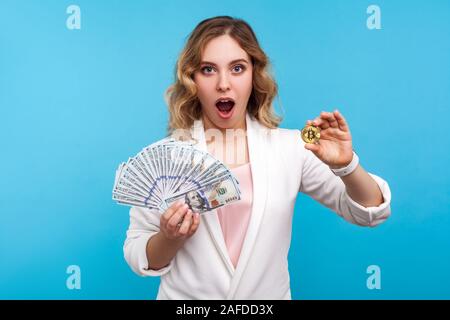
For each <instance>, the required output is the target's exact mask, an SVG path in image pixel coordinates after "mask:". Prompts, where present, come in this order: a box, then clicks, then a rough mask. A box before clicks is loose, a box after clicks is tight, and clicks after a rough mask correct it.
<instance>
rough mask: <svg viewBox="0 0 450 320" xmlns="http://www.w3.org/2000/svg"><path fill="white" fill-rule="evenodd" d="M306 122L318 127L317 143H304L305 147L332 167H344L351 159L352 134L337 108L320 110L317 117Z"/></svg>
mask: <svg viewBox="0 0 450 320" xmlns="http://www.w3.org/2000/svg"><path fill="white" fill-rule="evenodd" d="M306 124H307V125H311V124H312V125H315V126H317V127H320V139H319V143H318V144H313V143H306V144H305V148H306V149H308V150H311V151H312V152H313V153H314V154H315V155H316V156H317V157H318V158H319V159H320V160H322V161H323V162H324V163H325V164H327V165H328V166H329V167H330V168H333V169H336V168H342V167H345V166H347V165H348V164H349V163H350V162H351V161H352V158H353V148H352V136H351V134H350V129H349V127H348V125H347V121H346V120H345V118H344V117H343V116H342V115H341V113H340V112H339V111H338V110H336V111H334V112H321V113H320V116H319V117H317V118H316V119H314V120H313V121H311V120H308V121H307V122H306Z"/></svg>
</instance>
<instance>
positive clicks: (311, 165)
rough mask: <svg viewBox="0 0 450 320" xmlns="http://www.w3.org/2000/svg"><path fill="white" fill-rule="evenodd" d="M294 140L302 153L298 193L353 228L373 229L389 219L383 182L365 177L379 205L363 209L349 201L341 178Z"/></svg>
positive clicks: (387, 190) (388, 197)
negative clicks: (371, 182) (374, 185)
mask: <svg viewBox="0 0 450 320" xmlns="http://www.w3.org/2000/svg"><path fill="white" fill-rule="evenodd" d="M298 140H300V148H301V149H303V150H301V151H300V152H301V153H302V154H303V156H301V157H302V158H303V168H302V174H301V175H302V177H301V183H300V189H299V191H300V192H303V193H305V194H307V195H309V196H310V197H312V198H313V199H315V200H317V201H319V202H320V203H321V204H323V205H325V206H326V207H327V208H329V209H331V210H333V211H335V212H336V213H337V214H339V215H340V216H341V217H343V218H344V219H345V220H347V221H349V222H351V223H353V224H357V225H361V226H370V227H374V226H377V225H378V224H380V223H382V222H384V221H385V220H386V219H387V218H388V217H389V216H390V214H391V207H390V203H391V190H390V188H389V185H388V183H387V182H386V181H385V180H383V179H382V178H380V177H378V176H376V175H374V174H372V173H369V175H370V176H371V177H372V178H373V179H374V180H375V182H376V183H377V184H378V186H379V188H380V190H381V193H382V195H383V203H381V204H380V205H379V206H377V207H364V206H362V205H360V204H359V203H357V202H356V201H354V200H353V199H352V198H350V196H349V195H348V193H347V191H346V188H345V184H344V182H343V181H342V180H341V178H339V177H338V176H335V175H334V173H333V172H332V171H331V170H330V168H329V167H328V165H326V164H325V163H323V162H322V161H321V160H320V159H319V158H317V157H316V156H315V155H314V153H312V152H311V151H310V150H307V149H305V148H304V144H305V143H304V142H303V141H302V140H301V139H298Z"/></svg>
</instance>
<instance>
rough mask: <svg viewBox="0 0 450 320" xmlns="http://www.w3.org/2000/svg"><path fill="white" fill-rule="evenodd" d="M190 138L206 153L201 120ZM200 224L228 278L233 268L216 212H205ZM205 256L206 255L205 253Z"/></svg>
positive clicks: (195, 125)
mask: <svg viewBox="0 0 450 320" xmlns="http://www.w3.org/2000/svg"><path fill="white" fill-rule="evenodd" d="M191 135H192V137H193V138H194V139H195V140H196V141H197V143H196V144H195V147H196V148H197V149H199V150H202V151H205V152H208V148H207V146H206V138H205V131H204V127H203V122H202V120H196V121H195V122H194V125H193V127H192V129H191ZM201 219H202V222H204V223H205V226H206V228H207V230H208V232H209V233H210V236H211V238H212V239H213V241H214V245H215V246H216V248H217V251H218V252H219V253H220V256H221V257H222V260H223V262H224V264H225V265H226V267H227V269H228V272H229V273H230V276H231V275H233V273H234V266H233V263H232V262H231V259H230V256H229V255H228V250H227V247H226V244H225V239H224V237H223V233H222V228H221V226H220V221H219V217H218V215H217V211H216V210H211V211H210V212H206V213H204V214H202V215H201ZM205 254H206V253H205Z"/></svg>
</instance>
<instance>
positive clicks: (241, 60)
mask: <svg viewBox="0 0 450 320" xmlns="http://www.w3.org/2000/svg"><path fill="white" fill-rule="evenodd" d="M238 62H245V63H247V64H248V61H247V60H245V59H236V60H233V61H231V62H230V63H229V64H228V65H232V64H235V63H238ZM201 64H210V65H213V66H217V64H215V63H214V62H209V61H202V62H201Z"/></svg>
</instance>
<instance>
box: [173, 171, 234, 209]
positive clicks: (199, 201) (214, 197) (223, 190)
mask: <svg viewBox="0 0 450 320" xmlns="http://www.w3.org/2000/svg"><path fill="white" fill-rule="evenodd" d="M240 199H241V196H240V192H239V188H238V186H237V184H236V180H235V179H234V178H233V176H232V175H227V176H224V177H221V178H220V179H217V180H216V181H212V182H211V183H209V184H208V185H206V186H204V187H202V188H200V189H192V190H190V191H187V192H183V193H180V194H177V195H174V196H172V197H170V198H167V199H165V200H164V203H165V206H166V208H168V207H170V206H171V205H172V204H173V203H175V202H177V201H179V200H184V202H185V203H186V204H187V205H188V206H189V209H191V210H192V211H193V212H198V213H203V212H207V211H210V210H213V209H216V208H218V207H221V206H224V205H227V204H230V203H232V202H235V201H237V200H240Z"/></svg>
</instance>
